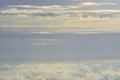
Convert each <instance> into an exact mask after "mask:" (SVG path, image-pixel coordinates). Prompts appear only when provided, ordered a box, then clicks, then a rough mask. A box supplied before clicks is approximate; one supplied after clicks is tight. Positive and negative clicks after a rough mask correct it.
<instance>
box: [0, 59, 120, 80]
mask: <svg viewBox="0 0 120 80" xmlns="http://www.w3.org/2000/svg"><path fill="white" fill-rule="evenodd" d="M119 67H120V63H119V62H114V61H112V62H110V63H109V62H107V61H106V62H94V63H90V62H89V63H86V62H78V63H40V64H38V63H37V64H19V65H1V66H0V80H119V79H120V69H119Z"/></svg>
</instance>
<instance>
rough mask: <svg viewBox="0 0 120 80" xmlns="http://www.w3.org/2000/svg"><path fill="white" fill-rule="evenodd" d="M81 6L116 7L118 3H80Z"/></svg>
mask: <svg viewBox="0 0 120 80" xmlns="http://www.w3.org/2000/svg"><path fill="white" fill-rule="evenodd" d="M80 5H83V6H97V5H116V3H96V2H83V3H80Z"/></svg>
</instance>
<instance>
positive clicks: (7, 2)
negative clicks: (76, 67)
mask: <svg viewBox="0 0 120 80" xmlns="http://www.w3.org/2000/svg"><path fill="white" fill-rule="evenodd" d="M119 41H120V1H119V0H109V1H108V0H0V60H1V61H15V60H16V61H19V60H20V61H25V60H26V61H27V60H28V61H29V60H31V61H32V60H46V61H49V60H80V59H89V58H90V59H98V58H102V59H103V58H114V59H118V58H120V54H119V53H120V49H119V47H120V42H119Z"/></svg>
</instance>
